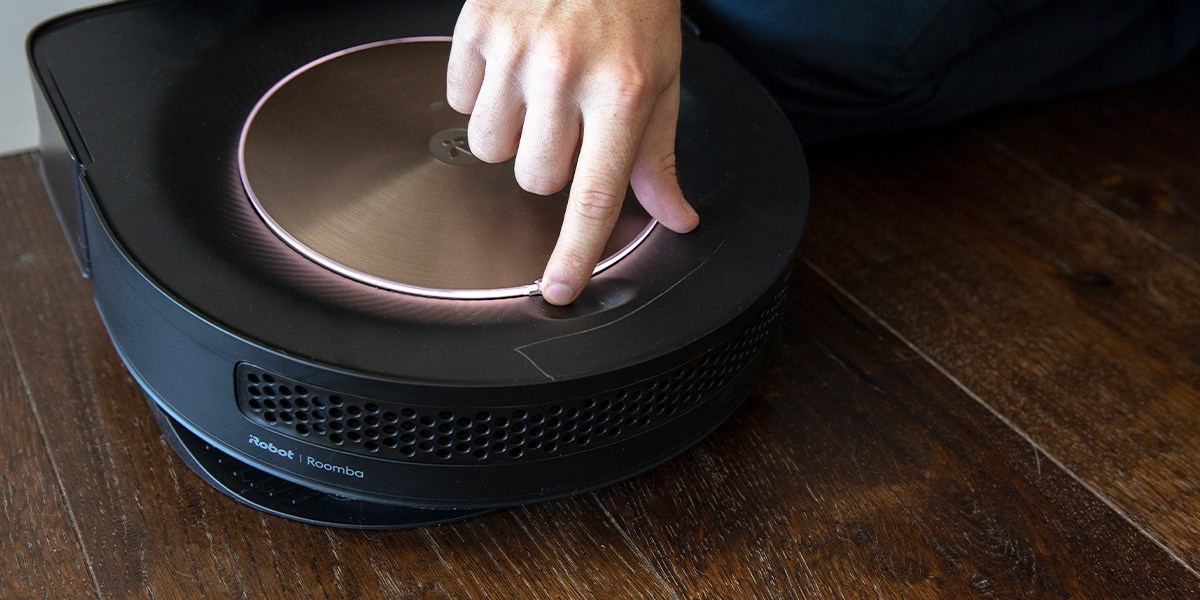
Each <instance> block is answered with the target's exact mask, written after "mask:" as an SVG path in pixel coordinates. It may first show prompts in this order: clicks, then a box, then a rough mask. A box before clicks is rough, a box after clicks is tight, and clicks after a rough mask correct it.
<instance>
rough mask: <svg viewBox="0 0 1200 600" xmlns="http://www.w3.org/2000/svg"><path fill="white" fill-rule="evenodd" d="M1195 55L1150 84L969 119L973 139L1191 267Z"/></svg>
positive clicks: (1198, 121)
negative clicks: (1081, 197)
mask: <svg viewBox="0 0 1200 600" xmlns="http://www.w3.org/2000/svg"><path fill="white" fill-rule="evenodd" d="M1198 98H1200V55H1197V56H1195V57H1194V58H1192V60H1191V61H1190V62H1189V63H1188V64H1186V65H1184V66H1183V68H1181V69H1178V70H1176V71H1173V72H1171V73H1168V74H1166V75H1164V76H1162V77H1159V78H1157V79H1156V80H1154V81H1150V82H1145V83H1140V84H1137V85H1130V86H1125V87H1122V88H1118V89H1115V90H1111V91H1107V92H1104V93H1101V94H1090V95H1086V96H1082V97H1078V98H1070V99H1066V100H1062V101H1058V102H1054V103H1051V104H1048V105H1046V106H1044V107H1039V108H1038V109H1037V110H1034V111H1031V110H1020V111H1005V112H1003V113H999V114H997V115H989V116H987V117H984V118H980V119H977V120H976V121H975V122H974V123H973V129H974V130H975V132H976V133H978V134H979V135H981V136H983V137H984V138H985V139H987V140H989V141H990V142H992V143H994V144H996V147H997V148H998V149H999V150H1000V151H1001V152H1004V153H1005V154H1008V155H1009V156H1011V157H1013V158H1014V159H1015V160H1018V161H1021V162H1024V163H1026V164H1027V165H1028V166H1029V167H1030V168H1031V169H1032V170H1034V171H1036V172H1040V173H1043V174H1045V175H1046V176H1047V177H1049V178H1052V179H1053V180H1057V181H1059V182H1061V183H1062V185H1064V186H1067V187H1069V188H1071V189H1074V190H1077V191H1078V192H1080V193H1082V194H1083V195H1085V196H1086V197H1088V198H1089V199H1091V200H1093V201H1095V202H1096V203H1098V204H1099V205H1101V206H1103V207H1105V208H1106V209H1108V210H1110V211H1112V212H1113V213H1114V214H1116V215H1119V216H1120V217H1121V218H1122V219H1124V220H1126V221H1128V222H1130V223H1132V224H1134V225H1136V226H1137V227H1139V228H1141V229H1143V230H1145V231H1146V232H1147V233H1148V234H1149V235H1151V236H1153V237H1154V238H1155V239H1157V240H1159V241H1161V242H1162V243H1163V244H1164V245H1165V246H1167V247H1169V248H1172V249H1174V250H1175V251H1176V252H1177V253H1178V254H1179V255H1180V256H1181V257H1184V258H1185V259H1186V260H1187V261H1188V262H1192V263H1193V264H1194V265H1195V266H1197V267H1200V167H1198V165H1200V142H1198V141H1197V137H1198V136H1200V101H1198V100H1197V99H1198Z"/></svg>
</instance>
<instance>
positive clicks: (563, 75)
mask: <svg viewBox="0 0 1200 600" xmlns="http://www.w3.org/2000/svg"><path fill="white" fill-rule="evenodd" d="M533 63H534V64H533V67H534V74H535V76H536V77H537V82H538V84H539V85H540V86H541V88H542V89H541V90H540V91H541V92H542V93H544V94H548V95H551V96H560V95H563V94H564V93H565V92H566V90H567V89H568V88H569V87H570V85H571V82H572V81H573V80H574V76H575V67H576V63H575V60H574V57H573V56H572V54H571V50H570V49H569V48H568V47H567V46H565V45H563V44H562V43H560V42H548V43H546V44H544V45H543V46H542V47H541V48H539V51H538V54H537V57H536V58H535V59H534V61H533Z"/></svg>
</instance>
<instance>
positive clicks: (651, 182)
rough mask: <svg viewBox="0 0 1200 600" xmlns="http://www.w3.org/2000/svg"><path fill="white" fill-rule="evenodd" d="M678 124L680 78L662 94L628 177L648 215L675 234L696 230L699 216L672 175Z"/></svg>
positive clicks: (674, 175) (652, 113)
mask: <svg viewBox="0 0 1200 600" xmlns="http://www.w3.org/2000/svg"><path fill="white" fill-rule="evenodd" d="M678 122H679V78H678V77H676V78H675V81H673V82H671V85H669V86H668V87H667V89H666V90H665V91H663V93H662V95H661V96H659V99H658V104H656V105H655V106H654V110H653V111H652V112H651V113H650V122H649V123H648V124H647V127H646V134H645V136H644V137H643V138H642V145H641V147H640V148H639V149H638V155H637V159H636V160H635V161H634V164H633V172H632V173H631V174H630V181H629V184H630V186H632V187H633V193H634V194H635V195H636V196H637V199H638V201H639V202H641V204H642V207H643V208H645V209H646V212H648V213H650V216H652V217H654V218H655V219H658V221H659V222H660V223H662V224H663V225H664V226H666V227H667V229H670V230H671V231H675V232H677V233H686V232H689V231H691V230H693V229H695V228H696V225H698V224H699V223H700V217H699V216H698V215H697V214H696V211H695V210H693V209H692V206H691V205H690V204H688V202H687V200H685V199H684V198H683V190H681V189H679V178H678V176H677V175H676V173H675V128H676V125H677V124H678Z"/></svg>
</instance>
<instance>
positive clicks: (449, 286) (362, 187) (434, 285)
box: [239, 38, 655, 298]
mask: <svg viewBox="0 0 1200 600" xmlns="http://www.w3.org/2000/svg"><path fill="white" fill-rule="evenodd" d="M449 54H450V44H449V38H406V39H400V40H392V41H387V42H379V43H374V44H368V45H365V46H359V47H356V48H351V49H348V50H344V51H342V52H338V53H335V54H332V55H330V56H326V57H324V58H321V59H319V60H317V61H314V62H312V63H309V64H308V65H305V66H304V67H302V68H300V69H298V70H296V71H295V72H293V73H292V74H290V75H288V76H287V77H285V78H284V79H283V80H281V81H280V82H279V83H277V84H276V85H275V86H274V87H272V88H271V90H270V91H268V92H267V93H266V95H264V96H263V98H262V99H261V100H260V101H259V102H258V105H257V106H256V107H255V109H254V111H253V112H252V113H251V114H250V117H249V118H248V119H247V120H246V125H245V127H244V128H243V130H242V136H241V144H240V149H239V164H240V168H241V175H242V182H243V184H244V185H245V187H246V191H247V193H248V194H249V196H250V200H251V202H252V203H253V204H254V207H255V209H256V210H257V211H258V212H259V214H260V215H261V216H262V218H263V221H265V222H266V224H267V225H268V226H269V227H270V228H271V229H272V230H274V232H275V233H276V234H277V235H278V236H279V237H280V238H282V239H283V240H284V241H285V242H286V243H287V244H289V245H290V246H292V248H294V249H295V250H296V251H297V252H300V253H301V254H304V255H305V256H307V257H309V258H310V259H312V260H314V261H316V262H317V263H319V264H321V265H324V266H325V267H327V268H329V269H331V270H333V271H336V272H338V273H340V274H342V275H345V276H346V277H350V278H353V279H356V280H359V281H362V282H365V283H368V284H371V285H375V286H378V287H383V288H386V289H392V290H397V291H401V292H407V293H412V294H418V295H423V296H435V297H446V298H501V297H510V296H519V295H526V294H533V293H536V291H537V286H536V285H535V283H534V282H535V281H536V280H537V279H538V278H539V277H541V274H542V271H543V270H544V269H545V266H546V261H547V260H548V259H549V258H550V253H551V251H552V250H553V249H554V244H555V241H556V240H557V238H558V233H559V229H560V228H561V226H562V219H563V212H564V210H565V206H566V201H567V194H566V192H560V193H558V194H554V195H552V196H538V195H535V194H531V193H528V192H525V191H524V190H522V189H521V188H520V187H519V186H518V185H517V183H516V180H515V178H514V176H513V163H512V161H509V162H506V163H502V164H487V163H484V162H482V161H479V160H478V159H476V158H475V157H474V156H472V155H471V153H470V144H469V143H468V141H467V139H466V129H467V122H468V117H466V116H464V115H461V114H459V113H457V112H455V111H454V110H453V109H451V108H450V107H449V106H447V105H446V103H445V89H446V64H447V61H448V59H449ZM654 225H655V221H653V220H652V219H651V218H650V216H649V215H647V214H646V213H645V211H643V210H642V208H641V206H640V205H639V204H638V202H637V200H636V199H635V198H634V197H633V194H632V192H630V193H628V194H627V196H626V199H625V205H624V207H623V209H622V212H621V216H620V219H619V220H618V223H617V227H616V230H615V231H614V232H613V234H612V236H611V238H610V239H609V241H608V245H607V246H606V247H605V250H604V257H605V258H604V260H603V261H602V262H601V263H600V266H598V267H597V269H596V272H599V271H600V270H603V269H604V268H607V267H608V266H610V265H612V264H613V263H615V262H616V261H617V260H620V259H621V258H622V257H624V256H625V255H626V254H628V253H629V252H631V251H632V250H633V249H634V248H636V246H637V245H638V244H639V243H641V241H642V240H644V239H645V237H646V236H647V235H648V234H649V233H650V231H651V229H653V227H654Z"/></svg>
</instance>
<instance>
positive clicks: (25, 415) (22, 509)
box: [0, 161, 97, 598]
mask: <svg viewBox="0 0 1200 600" xmlns="http://www.w3.org/2000/svg"><path fill="white" fill-rule="evenodd" d="M11 162H12V161H9V163H11ZM23 166H24V165H23ZM29 175H30V173H29V172H28V169H27V168H24V169H20V170H16V169H5V168H3V167H0V207H2V208H0V210H2V211H3V214H4V215H6V216H7V215H10V214H15V213H16V212H18V211H19V210H20V209H21V207H20V205H19V203H21V202H24V201H27V200H28V199H40V193H41V192H40V189H39V188H40V187H41V183H40V182H39V181H38V180H37V179H36V178H34V177H30V176H29ZM46 262H47V256H46V255H45V254H43V253H39V252H36V251H32V250H29V249H25V250H23V251H21V252H20V253H18V254H16V255H15V256H14V257H12V259H6V260H4V261H2V262H0V282H4V283H5V284H7V282H10V281H14V280H17V279H20V278H23V277H28V276H29V274H30V273H32V272H35V271H39V270H42V269H45V268H46ZM8 308H11V307H9V306H8V305H7V304H6V303H5V302H0V406H2V407H3V411H4V412H3V417H0V597H6V598H8V597H17V598H62V597H68V596H69V597H80V598H88V597H91V598H95V597H96V594H97V590H96V588H95V585H94V583H93V580H92V576H91V574H90V573H89V568H90V565H89V561H88V559H87V556H86V554H85V552H84V548H83V547H82V546H81V545H80V540H79V538H78V536H77V532H76V529H75V527H74V525H73V523H72V520H73V515H72V514H71V512H70V510H69V509H68V507H67V505H66V504H65V502H64V500H63V492H62V489H61V487H60V483H59V481H58V479H57V478H56V477H55V474H54V469H53V465H52V464H51V462H50V455H49V453H48V451H47V448H46V444H47V440H46V439H44V437H43V436H42V432H41V430H40V428H39V423H40V419H39V418H38V417H39V415H37V414H36V413H35V412H34V410H33V409H34V407H33V405H32V404H31V403H30V397H29V393H28V392H29V388H28V386H27V383H26V379H25V377H24V369H25V368H29V369H36V368H37V357H36V356H31V355H25V356H22V357H21V358H22V359H23V360H25V361H26V363H25V364H22V363H19V362H18V357H17V352H18V349H20V350H25V348H24V347H23V346H21V347H20V348H19V347H18V345H19V342H20V340H18V339H16V338H15V337H14V335H13V332H12V330H10V328H9V327H8V326H7V322H8V318H11V317H8V316H6V315H11V313H12V311H11V310H6V309H8ZM50 316H51V315H40V318H39V319H38V320H39V321H40V320H42V319H45V318H49V317H50ZM47 350H51V349H47ZM66 589H70V590H72V592H71V593H70V594H67V595H64V594H63V591H64V590H66Z"/></svg>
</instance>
